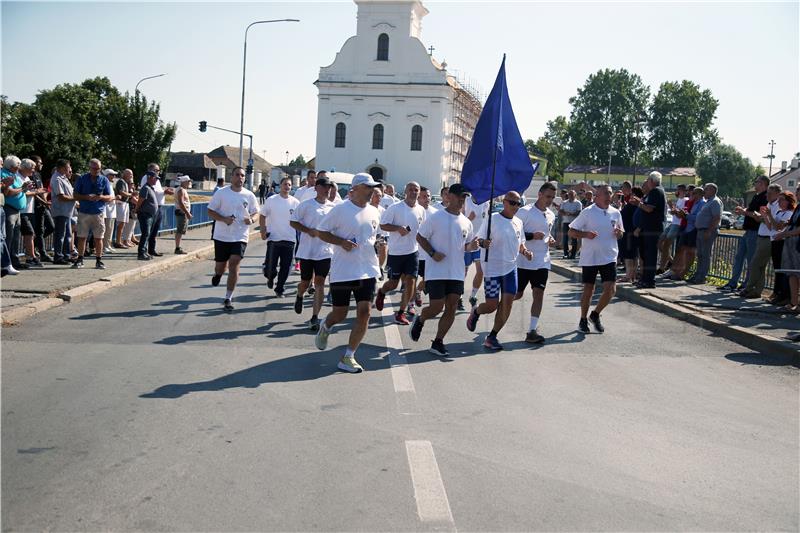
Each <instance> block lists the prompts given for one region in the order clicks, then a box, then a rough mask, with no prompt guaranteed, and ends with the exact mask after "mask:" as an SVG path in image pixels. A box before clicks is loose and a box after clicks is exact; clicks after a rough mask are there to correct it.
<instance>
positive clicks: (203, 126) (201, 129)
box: [200, 120, 206, 132]
mask: <svg viewBox="0 0 800 533" xmlns="http://www.w3.org/2000/svg"><path fill="white" fill-rule="evenodd" d="M200 131H202V132H205V131H206V121H205V120H201V121H200Z"/></svg>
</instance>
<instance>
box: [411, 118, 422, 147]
mask: <svg viewBox="0 0 800 533" xmlns="http://www.w3.org/2000/svg"><path fill="white" fill-rule="evenodd" d="M421 150H422V126H420V125H419V124H416V125H414V127H413V128H411V151H412V152H419V151H421Z"/></svg>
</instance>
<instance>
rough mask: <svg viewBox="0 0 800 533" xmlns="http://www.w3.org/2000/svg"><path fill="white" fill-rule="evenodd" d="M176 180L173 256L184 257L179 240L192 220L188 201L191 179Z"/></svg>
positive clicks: (186, 177)
mask: <svg viewBox="0 0 800 533" xmlns="http://www.w3.org/2000/svg"><path fill="white" fill-rule="evenodd" d="M178 179H179V180H180V187H178V188H177V189H176V190H175V254H176V255H184V254H186V252H184V251H183V248H181V238H182V237H183V236H184V235H186V231H187V230H188V229H189V221H190V220H192V205H191V202H190V200H189V189H190V188H191V187H192V178H190V177H189V176H181V177H180V178H178Z"/></svg>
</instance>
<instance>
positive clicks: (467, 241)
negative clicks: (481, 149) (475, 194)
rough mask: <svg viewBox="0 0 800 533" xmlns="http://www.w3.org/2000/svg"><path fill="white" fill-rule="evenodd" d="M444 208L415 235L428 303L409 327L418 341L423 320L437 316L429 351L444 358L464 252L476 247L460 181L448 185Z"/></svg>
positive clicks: (460, 285)
mask: <svg viewBox="0 0 800 533" xmlns="http://www.w3.org/2000/svg"><path fill="white" fill-rule="evenodd" d="M444 194H445V195H448V196H449V197H448V199H447V207H446V208H444V209H440V210H438V211H435V212H434V213H431V214H430V215H428V216H427V217H426V218H425V221H424V222H423V223H422V226H420V228H419V232H418V234H417V243H418V244H419V247H420V249H421V250H422V251H424V252H425V255H426V256H427V257H429V258H430V259H427V260H426V266H425V270H426V272H425V277H426V280H425V287H426V290H427V292H428V296H429V298H430V304H429V305H428V306H427V307H424V308H422V309H421V310H420V313H419V314H418V315H417V316H416V318H415V319H414V323H413V324H412V325H411V328H410V329H409V335H410V336H411V340H413V341H414V342H416V341H418V340H419V337H420V334H421V333H422V328H423V326H424V324H425V322H426V321H427V320H429V319H431V318H436V317H437V316H438V315H439V313H441V311H442V308H444V314H443V315H442V317H441V318H440V319H439V325H438V328H437V330H436V337H435V338H434V340H433V342H432V343H431V347H430V352H431V353H434V354H436V355H439V356H442V357H445V356H447V355H448V351H447V348H446V347H445V345H444V337H445V335H447V332H448V331H450V327H451V326H452V325H453V320H454V319H455V316H456V310H457V309H458V301H459V299H460V298H461V295H462V294H464V275H463V272H464V270H463V263H462V262H463V257H464V252H465V251H467V250H473V249H477V248H478V240H477V239H476V238H475V236H474V235H473V233H472V223H471V222H470V221H469V219H468V218H467V217H466V216H464V214H463V213H461V209H462V208H463V207H464V199H465V198H466V197H467V196H469V193H468V192H467V191H466V189H464V186H463V185H461V184H460V183H455V184H453V185H451V186H450V189H449V192H445V193H444Z"/></svg>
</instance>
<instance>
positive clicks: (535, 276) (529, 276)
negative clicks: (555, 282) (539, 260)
mask: <svg viewBox="0 0 800 533" xmlns="http://www.w3.org/2000/svg"><path fill="white" fill-rule="evenodd" d="M549 275H550V269H549V268H537V269H535V270H532V269H527V268H518V269H517V292H518V293H519V292H523V291H524V290H525V289H526V288H527V287H528V283H530V285H531V287H533V288H534V289H541V290H544V289H545V287H547V277H548V276H549Z"/></svg>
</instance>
